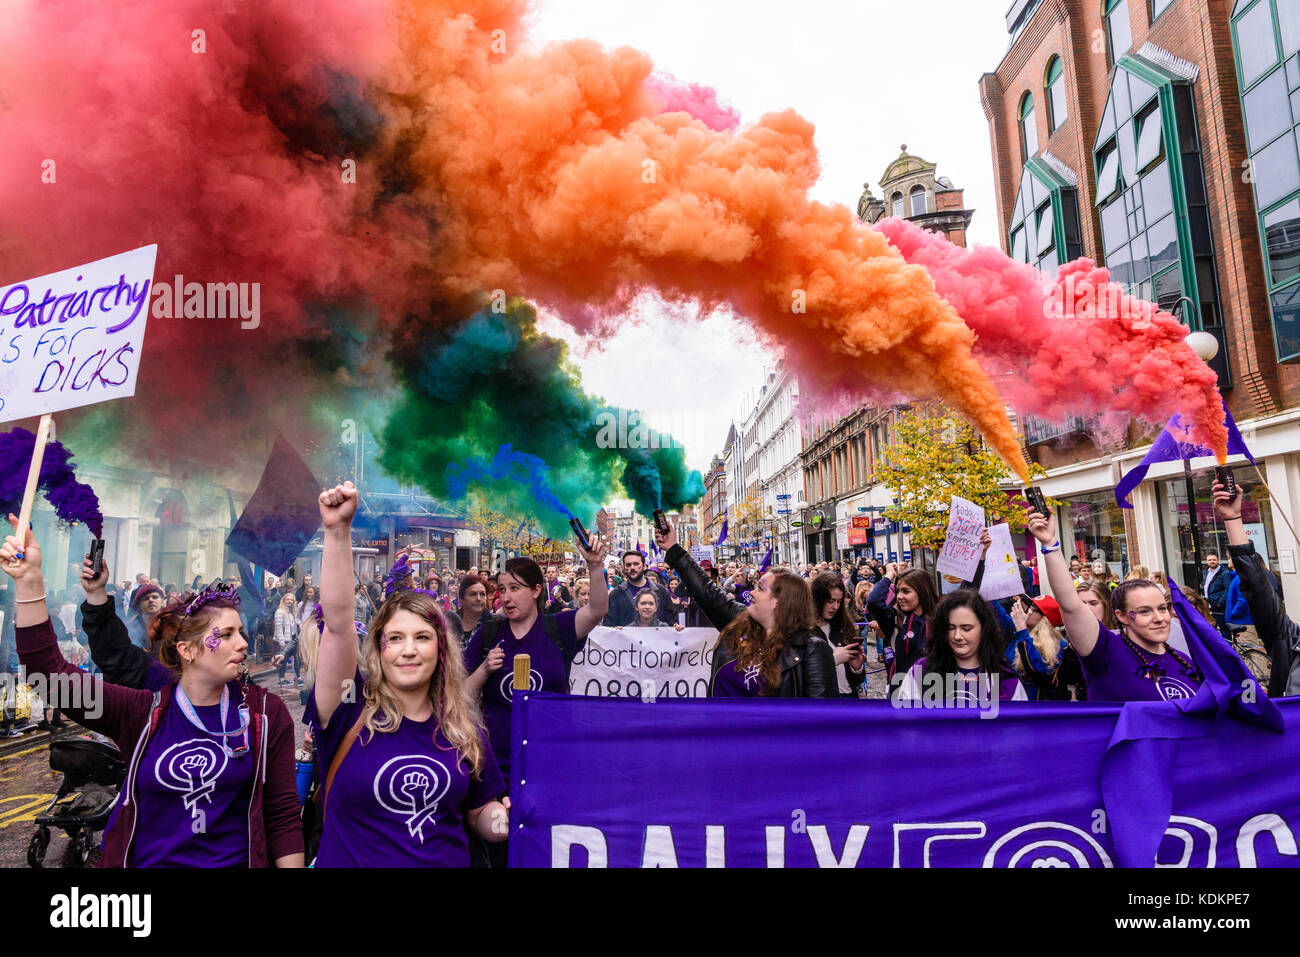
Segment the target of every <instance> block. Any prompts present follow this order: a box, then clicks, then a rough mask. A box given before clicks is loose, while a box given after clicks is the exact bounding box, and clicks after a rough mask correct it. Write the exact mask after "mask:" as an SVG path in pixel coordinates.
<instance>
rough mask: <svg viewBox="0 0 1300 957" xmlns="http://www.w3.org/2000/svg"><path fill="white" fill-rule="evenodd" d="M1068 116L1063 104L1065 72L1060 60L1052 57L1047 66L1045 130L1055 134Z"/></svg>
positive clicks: (1068, 111)
mask: <svg viewBox="0 0 1300 957" xmlns="http://www.w3.org/2000/svg"><path fill="white" fill-rule="evenodd" d="M1069 115H1070V110H1069V107H1068V106H1067V105H1066V102H1065V70H1064V69H1062V67H1061V58H1060V57H1059V56H1054V57H1052V59H1051V61H1050V62H1049V63H1048V64H1047V130H1048V132H1049V133H1055V132H1056V131H1057V130H1058V129H1060V128H1061V124H1062V123H1064V122H1065V120H1066V117H1068V116H1069Z"/></svg>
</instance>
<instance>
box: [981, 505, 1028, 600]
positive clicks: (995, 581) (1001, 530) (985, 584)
mask: <svg viewBox="0 0 1300 957" xmlns="http://www.w3.org/2000/svg"><path fill="white" fill-rule="evenodd" d="M989 538H991V539H993V544H992V545H990V546H989V552H988V554H987V555H985V556H984V578H983V579H982V580H981V581H980V594H981V595H983V596H984V597H985V598H987V599H988V600H989V601H996V600H997V599H999V598H1010V597H1011V596H1012V595H1021V594H1024V591H1025V583H1024V581H1023V580H1022V579H1021V577H1020V565H1019V563H1018V562H1017V561H1016V548H1015V545H1013V544H1012V542H1011V526H1010V525H1008V524H1007V523H1006V522H1003V523H1002V524H1001V525H994V526H993V527H992V528H990V529H989Z"/></svg>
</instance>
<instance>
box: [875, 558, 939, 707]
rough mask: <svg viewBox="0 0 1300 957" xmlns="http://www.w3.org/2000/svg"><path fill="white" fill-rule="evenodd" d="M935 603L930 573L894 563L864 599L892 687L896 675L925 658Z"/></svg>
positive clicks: (936, 602) (936, 597)
mask: <svg viewBox="0 0 1300 957" xmlns="http://www.w3.org/2000/svg"><path fill="white" fill-rule="evenodd" d="M938 604H939V596H938V595H936V594H935V592H934V582H933V581H931V580H930V576H929V574H928V573H926V572H923V571H921V570H920V569H919V568H914V569H911V570H910V571H902V570H900V568H899V566H898V563H897V562H890V563H889V564H888V565H887V566H886V567H885V577H884V578H882V579H880V581H878V582H877V583H876V587H875V588H873V589H871V594H870V595H868V596H867V607H868V608H869V609H870V610H871V617H872V620H873V621H874V622H875V625H876V628H875V630H877V631H878V632H879V633H880V634H881V635H882V636H883V637H884V639H885V663H886V665H887V666H888V669H889V671H888V674H889V679H890V682H891V684H890V687H891V688H892V687H894V685H893V683H892V682H893V678H894V675H895V674H899V673H902V674H906V673H907V672H908V670H909V669H911V667H912V665H914V664H916V662H918V661H919V660H921V658H923V657H924V656H925V652H926V649H927V647H928V646H927V643H926V642H927V640H928V637H929V633H930V619H931V618H932V617H933V615H934V609H935V606H937V605H938Z"/></svg>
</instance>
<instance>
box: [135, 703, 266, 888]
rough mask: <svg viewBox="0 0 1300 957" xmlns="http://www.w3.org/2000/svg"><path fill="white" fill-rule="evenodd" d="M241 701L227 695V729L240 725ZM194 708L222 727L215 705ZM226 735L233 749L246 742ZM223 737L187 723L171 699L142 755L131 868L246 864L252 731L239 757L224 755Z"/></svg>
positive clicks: (207, 723)
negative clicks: (245, 749)
mask: <svg viewBox="0 0 1300 957" xmlns="http://www.w3.org/2000/svg"><path fill="white" fill-rule="evenodd" d="M239 700H240V699H239V696H238V695H236V694H234V693H232V695H231V701H230V707H229V709H228V711H227V713H226V723H225V730H227V731H233V730H235V729H236V728H238V727H239V726H240V724H241V723H242V719H241V717H240V714H239ZM194 710H195V712H196V713H197V714H198V716H199V719H200V720H201V721H202V722H203V725H204V727H207V728H212V729H214V730H215V729H216V728H219V727H221V706H220V705H217V704H214V705H196V706H195V708H194ZM224 740H225V741H226V742H227V743H228V744H229V745H230V748H231V750H234V749H236V748H238V747H242V746H244V744H245V741H244V738H243V737H242V736H238V735H237V736H234V737H230V738H226V739H224ZM221 742H222V739H221V738H219V737H217V736H216V735H213V734H208V733H205V732H203V731H201V730H199V729H198V728H196V727H194V725H192V724H190V722H189V720H188V719H187V718H186V717H185V715H184V714H183V713H182V712H181V709H180V707H179V705H178V704H177V703H176V699H175V698H173V699H172V701H171V704H170V705H168V707H167V712H166V714H164V715H163V719H162V725H161V726H160V727H159V728H158V732H157V733H156V734H155V735H154V736H153V738H151V739H150V741H149V744H148V746H147V747H146V748H145V750H144V756H143V758H142V759H141V761H140V771H139V775H138V777H137V779H136V795H137V800H138V801H139V805H140V813H139V815H138V821H137V823H136V828H135V840H134V842H133V848H132V852H131V866H132V867H247V866H248V815H249V811H250V806H251V804H252V800H253V774H254V772H255V768H256V766H257V755H256V754H255V753H254V752H253V751H252V729H251V728H250V729H249V739H248V742H247V743H248V747H249V750H248V751H246V752H244V754H243V756H233V755H227V754H226V753H225V751H223V750H222V747H221Z"/></svg>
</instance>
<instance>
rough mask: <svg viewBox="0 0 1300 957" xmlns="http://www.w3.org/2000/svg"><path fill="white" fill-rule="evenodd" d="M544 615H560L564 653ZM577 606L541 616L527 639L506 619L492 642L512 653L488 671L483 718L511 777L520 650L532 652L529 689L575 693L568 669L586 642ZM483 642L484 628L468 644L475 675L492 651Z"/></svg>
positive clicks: (507, 776)
mask: <svg viewBox="0 0 1300 957" xmlns="http://www.w3.org/2000/svg"><path fill="white" fill-rule="evenodd" d="M543 617H549V618H554V619H555V626H556V629H555V630H556V633H557V635H558V637H559V639H560V643H561V644H562V645H564V653H563V654H561V653H560V649H559V648H558V647H556V644H555V642H553V641H552V640H551V637H550V635H548V634H547V633H546V625H545V623H544V622H543V620H542V619H543ZM577 617H578V613H577V611H562V612H560V613H559V614H558V615H548V616H543V615H538V616H537V620H536V621H534V622H533V627H532V628H530V629H528V632H527V633H526V634H525V635H524V636H523V637H522V638H516V637H515V635H514V632H512V631H511V630H510V622H509V620H508V619H503V620H502V621H501V624H500V625H499V626H497V634H496V638H495V640H493V642H492V646H493V647H495V646H496V645H501V647H502V649H503V650H504V651H505V653H506V660H505V664H503V665H502V667H501V668H500V669H499V670H498V671H494V672H492V674H490V675H488V679H487V683H486V684H485V685H483V720H484V722H485V723H486V724H487V729H488V735H489V737H491V739H492V750H493V751H495V752H496V755H497V761H498V763H499V764H500V766H501V776H502V777H503V778H505V779H506V781H507V782H508V781H509V780H510V703H511V698H512V696H513V693H514V681H515V655H528V656H529V657H530V658H531V660H530V661H529V662H528V669H529V672H530V673H529V676H528V690H529V691H549V692H551V693H553V694H568V693H569V678H568V670H567V668H566V667H565V666H566V664H568V662H571V661H572V660H573V657H574V655H576V654H577V653H578V650H579V649H580V648H581V647H582V645H583V644H584V643H585V641H586V639H583V640H582V641H579V640H578V632H577V629H576V627H575V625H574V622H575V620H576V619H577ZM491 650H492V649H491V647H488V648H485V647H483V630H482V629H481V628H480V629H479V630H478V631H476V632H474V637H473V638H471V639H470V641H469V644H468V645H466V646H465V670H467V671H469V672H470V673H471V674H472V673H473V672H474V671H475V670H477V669H478V666H479V665H480V664H482V663H483V659H484V658H486V657H487V653H488V652H489V651H491Z"/></svg>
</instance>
